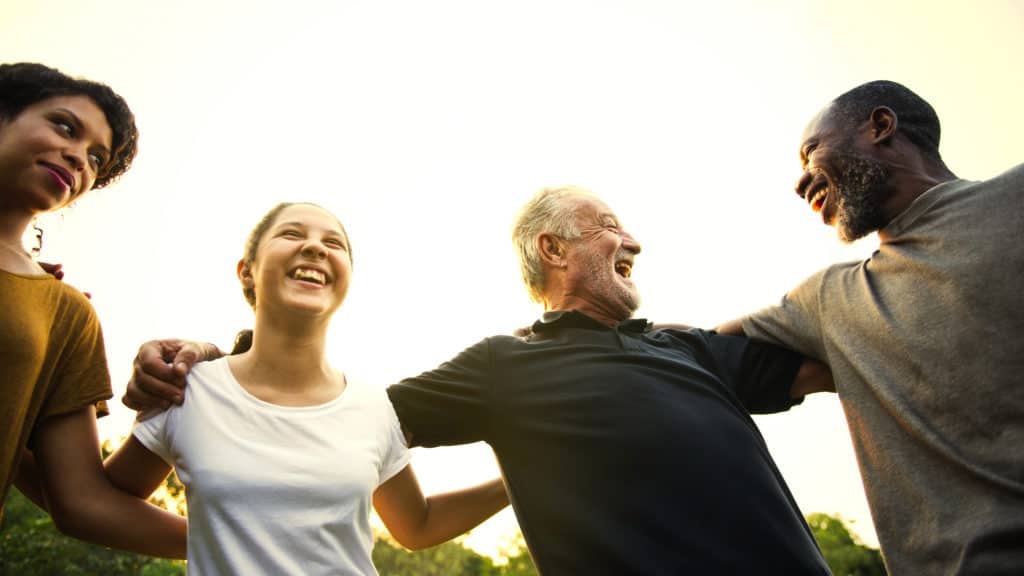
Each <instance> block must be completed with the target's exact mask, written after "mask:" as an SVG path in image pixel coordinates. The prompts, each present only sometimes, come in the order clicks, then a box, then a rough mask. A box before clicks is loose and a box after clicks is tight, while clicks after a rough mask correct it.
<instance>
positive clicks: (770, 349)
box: [708, 332, 804, 414]
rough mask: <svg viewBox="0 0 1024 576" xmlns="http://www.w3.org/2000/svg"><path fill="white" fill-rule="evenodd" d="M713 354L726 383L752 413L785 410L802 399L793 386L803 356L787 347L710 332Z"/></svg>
mask: <svg viewBox="0 0 1024 576" xmlns="http://www.w3.org/2000/svg"><path fill="white" fill-rule="evenodd" d="M708 344H709V347H710V349H711V354H712V356H713V357H714V358H715V361H716V363H717V364H718V368H719V370H718V374H719V375H720V376H721V377H722V381H723V382H724V383H725V385H726V386H728V387H729V388H731V389H732V391H733V393H735V394H736V396H737V397H738V398H739V399H740V401H741V402H743V405H744V406H745V407H746V408H747V410H748V411H749V412H750V413H752V414H771V413H773V412H782V411H784V410H788V409H789V408H790V407H792V406H794V405H796V404H800V403H801V402H803V398H797V399H793V398H790V396H789V391H790V389H791V388H792V386H793V380H794V379H795V378H796V374H797V372H798V371H799V370H800V365H801V364H802V363H803V361H804V357H803V356H802V355H800V354H798V353H796V352H793V351H791V350H787V349H785V348H782V347H779V346H775V345H773V344H767V343H764V342H757V341H755V340H751V339H750V338H745V337H742V336H731V335H726V334H716V333H713V332H712V333H709V334H708Z"/></svg>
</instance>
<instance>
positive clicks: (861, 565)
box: [807, 513, 886, 576]
mask: <svg viewBox="0 0 1024 576" xmlns="http://www.w3.org/2000/svg"><path fill="white" fill-rule="evenodd" d="M807 523H808V524H809V525H810V527H811V532H812V533H814V538H815V539H816V540H817V541H818V546H820V547H821V552H822V554H823V555H824V556H825V561H826V562H828V565H829V568H831V569H832V573H833V574H835V576H885V574H886V571H885V564H884V563H883V562H882V554H881V553H880V552H879V551H878V550H877V549H876V548H870V547H868V546H864V545H863V544H861V543H860V542H858V541H857V539H856V538H854V536H853V534H851V533H850V530H849V529H848V528H847V527H846V523H845V521H844V520H843V519H842V517H840V516H838V515H837V516H830V515H828V514H821V513H816V514H811V515H809V516H808V517H807Z"/></svg>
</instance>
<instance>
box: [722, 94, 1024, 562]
mask: <svg viewBox="0 0 1024 576" xmlns="http://www.w3.org/2000/svg"><path fill="white" fill-rule="evenodd" d="M938 146H939V120H938V117H937V115H936V113H935V111H934V110H933V109H932V107H931V106H930V105H929V104H928V103H927V102H925V101H924V100H923V99H922V98H921V97H919V96H918V95H917V94H915V93H913V92H911V91H910V90H909V89H907V88H906V87H904V86H902V85H900V84H897V83H895V82H889V81H876V82H870V83H867V84H864V85H861V86H858V87H856V88H854V89H852V90H850V91H849V92H846V93H844V94H843V95H841V96H839V97H838V98H836V99H835V100H834V101H832V102H831V103H830V104H829V105H828V106H826V107H825V108H824V109H823V110H822V111H821V112H819V113H818V115H817V116H816V117H815V118H814V119H813V120H812V121H811V123H810V124H809V125H808V127H807V129H806V131H805V132H804V137H803V143H802V145H801V148H800V160H801V164H802V167H803V174H802V175H801V177H800V179H799V181H798V182H797V186H796V192H797V194H798V195H799V196H800V197H801V198H803V199H804V200H805V201H807V202H808V204H810V206H811V208H812V209H813V210H814V212H816V213H818V214H819V215H820V217H821V218H822V220H823V221H824V222H825V224H827V225H830V226H834V227H835V228H836V229H837V231H838V233H839V237H840V238H841V239H842V240H843V241H847V242H850V241H853V240H856V239H858V238H861V237H863V236H865V235H867V234H869V233H871V232H875V231H877V232H878V238H879V241H880V245H879V247H878V250H877V251H875V253H874V254H873V255H872V256H871V257H870V258H868V259H867V260H864V261H860V262H847V263H842V264H836V265H833V266H831V267H829V268H826V269H824V270H821V271H819V272H818V273H816V274H814V275H812V276H811V277H810V278H808V279H807V280H805V281H804V282H803V283H802V284H800V285H799V286H797V287H796V288H795V289H794V290H792V291H791V292H789V293H788V294H786V295H785V297H784V298H783V299H782V301H781V302H780V303H779V304H778V305H776V306H772V307H769V308H766V309H764V310H761V311H759V312H757V313H755V314H752V315H749V316H746V317H744V318H742V319H740V320H737V321H734V322H731V323H729V324H726V325H724V326H721V327H720V328H719V330H720V331H724V332H730V333H742V334H746V335H747V336H750V337H752V338H755V339H761V340H766V341H769V342H772V343H775V344H779V345H782V346H785V347H788V348H791V349H793V350H796V351H798V352H800V353H802V354H804V355H806V356H808V357H811V358H817V359H819V360H822V361H824V362H825V363H827V364H828V365H829V366H830V367H831V369H832V372H833V376H834V379H835V386H836V388H837V390H838V393H839V397H840V399H841V401H842V404H843V409H844V411H845V413H846V418H847V422H848V424H849V428H850V433H851V436H852V438H853V444H854V448H855V451H856V454H857V460H858V464H859V466H860V470H861V474H862V476H863V481H864V487H865V490H866V492H867V496H868V502H869V504H870V507H871V513H872V516H873V518H874V522H875V527H876V529H877V532H878V538H879V541H880V543H881V547H882V552H883V555H884V557H885V561H886V564H887V566H888V568H889V571H890V573H892V574H909V575H918V574H986V575H990V574H1016V575H1019V574H1022V573H1024V376H1022V375H1024V336H1022V333H1024V306H1022V304H1024V302H1022V300H1024V298H1022V294H1024V242H1022V233H1024V165H1020V166H1017V167H1015V168H1012V169H1011V170H1009V171H1008V172H1005V173H1004V174H1002V175H999V176H997V177H995V178H992V179H990V180H987V181H981V182H975V181H968V180H961V179H958V178H957V177H956V176H955V175H954V174H953V172H951V171H950V170H949V168H947V167H946V165H945V163H944V162H943V160H942V158H941V156H940V155H939V151H938Z"/></svg>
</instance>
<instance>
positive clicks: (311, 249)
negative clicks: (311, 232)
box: [302, 238, 327, 260]
mask: <svg viewBox="0 0 1024 576" xmlns="http://www.w3.org/2000/svg"><path fill="white" fill-rule="evenodd" d="M302 255H303V256H305V257H306V258H312V259H317V260H322V259H324V258H326V257H327V247H326V246H324V243H323V242H321V241H320V240H319V239H317V238H309V239H308V240H306V243H305V244H303V246H302Z"/></svg>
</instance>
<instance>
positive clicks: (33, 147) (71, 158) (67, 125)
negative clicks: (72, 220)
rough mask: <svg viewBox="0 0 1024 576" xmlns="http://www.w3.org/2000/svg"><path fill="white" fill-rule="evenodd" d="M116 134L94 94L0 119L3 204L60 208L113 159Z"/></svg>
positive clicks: (30, 208)
mask: <svg viewBox="0 0 1024 576" xmlns="http://www.w3.org/2000/svg"><path fill="white" fill-rule="evenodd" d="M112 138H113V136H112V133H111V130H110V125H109V124H108V123H107V118H106V116H105V115H104V113H103V110H101V109H100V107H99V106H97V105H96V103H95V102H93V101H92V99H91V98H89V97H88V96H81V95H76V96H58V97H54V98H48V99H46V100H42V101H39V102H36V103H35V104H32V105H31V106H28V107H27V108H25V109H24V110H22V111H21V113H19V114H18V115H17V116H15V117H13V118H5V119H3V120H0V192H2V194H0V204H2V206H3V207H5V208H8V209H12V208H13V209H23V210H26V211H29V212H32V213H40V212H47V211H50V210H56V209H58V208H61V207H63V206H66V205H67V204H69V203H71V202H72V201H73V200H75V199H76V198H77V197H78V196H81V195H82V194H84V193H85V192H87V191H89V190H90V189H91V188H92V187H93V184H94V183H95V182H96V177H97V174H98V173H100V172H101V171H102V170H103V167H104V165H105V164H106V163H107V162H108V161H109V159H110V148H111V140H112Z"/></svg>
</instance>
